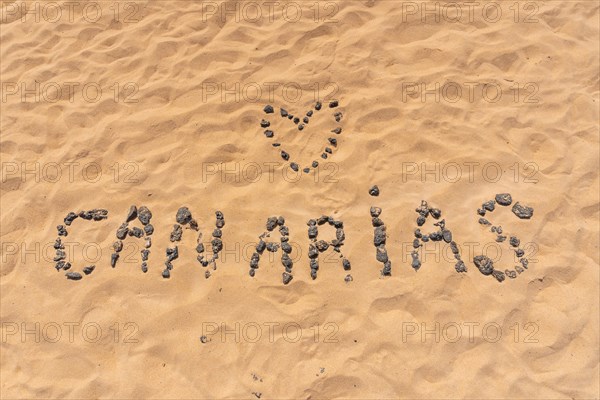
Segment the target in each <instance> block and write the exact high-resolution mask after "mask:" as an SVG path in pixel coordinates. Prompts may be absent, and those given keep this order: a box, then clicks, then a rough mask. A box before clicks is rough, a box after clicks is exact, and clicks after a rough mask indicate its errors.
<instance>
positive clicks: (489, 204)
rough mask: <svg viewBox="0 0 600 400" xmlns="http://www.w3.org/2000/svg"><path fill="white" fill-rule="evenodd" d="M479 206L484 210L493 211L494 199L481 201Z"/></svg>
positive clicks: (494, 206)
mask: <svg viewBox="0 0 600 400" xmlns="http://www.w3.org/2000/svg"><path fill="white" fill-rule="evenodd" d="M481 207H482V208H483V209H484V210H486V211H494V209H495V208H496V205H495V201H494V200H490V201H486V202H485V203H483V204H482V205H481Z"/></svg>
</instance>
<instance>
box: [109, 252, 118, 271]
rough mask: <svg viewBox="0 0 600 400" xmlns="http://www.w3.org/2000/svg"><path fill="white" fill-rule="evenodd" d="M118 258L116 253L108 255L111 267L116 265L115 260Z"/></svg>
mask: <svg viewBox="0 0 600 400" xmlns="http://www.w3.org/2000/svg"><path fill="white" fill-rule="evenodd" d="M118 259H119V254H118V253H112V254H111V256H110V266H111V267H113V268H114V267H116V266H117V260H118Z"/></svg>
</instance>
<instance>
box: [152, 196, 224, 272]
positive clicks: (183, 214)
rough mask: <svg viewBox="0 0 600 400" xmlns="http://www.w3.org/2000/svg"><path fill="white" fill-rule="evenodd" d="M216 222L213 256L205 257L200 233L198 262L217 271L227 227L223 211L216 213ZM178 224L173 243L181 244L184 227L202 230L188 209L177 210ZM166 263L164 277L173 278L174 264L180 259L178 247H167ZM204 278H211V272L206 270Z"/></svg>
mask: <svg viewBox="0 0 600 400" xmlns="http://www.w3.org/2000/svg"><path fill="white" fill-rule="evenodd" d="M215 217H216V222H215V229H214V230H213V232H212V240H211V242H210V244H211V248H212V256H211V257H210V258H209V259H206V258H205V257H204V244H203V243H202V232H199V233H198V239H197V245H196V252H197V253H198V257H197V260H198V262H199V263H200V265H202V266H203V267H208V266H209V265H212V267H213V270H216V269H217V262H216V261H217V259H218V258H219V253H220V252H221V250H223V240H222V237H223V231H222V230H221V228H223V227H224V226H225V217H224V216H223V213H222V212H221V211H216V212H215ZM175 221H176V222H177V223H176V224H174V225H173V231H171V234H170V236H169V240H170V241H171V242H173V243H175V242H179V241H180V240H181V238H182V237H183V226H185V225H188V228H189V229H192V230H194V231H196V232H198V231H199V230H200V229H199V228H198V222H196V220H195V219H194V218H193V217H192V213H191V212H190V210H189V208H187V207H180V208H179V210H177V214H176V215H175ZM166 257H167V259H166V261H165V269H164V270H163V272H162V277H163V278H165V279H168V278H170V277H171V270H172V269H173V264H172V262H173V261H174V260H176V259H177V258H178V257H179V248H178V247H177V245H175V246H174V247H167V250H166ZM204 277H205V278H206V279H208V278H210V270H206V271H205V272H204Z"/></svg>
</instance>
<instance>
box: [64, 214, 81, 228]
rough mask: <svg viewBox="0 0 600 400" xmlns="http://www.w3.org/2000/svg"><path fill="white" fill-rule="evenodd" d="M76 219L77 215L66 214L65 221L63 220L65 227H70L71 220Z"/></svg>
mask: <svg viewBox="0 0 600 400" xmlns="http://www.w3.org/2000/svg"><path fill="white" fill-rule="evenodd" d="M77 217H78V215H77V214H75V213H74V212H70V213H68V214H67V216H66V217H65V219H64V221H65V225H67V226H69V225H71V222H73V220H74V219H75V218H77Z"/></svg>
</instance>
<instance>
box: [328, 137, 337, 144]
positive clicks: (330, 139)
mask: <svg viewBox="0 0 600 400" xmlns="http://www.w3.org/2000/svg"><path fill="white" fill-rule="evenodd" d="M327 140H329V143H331V145H332V146H337V139H336V138H331V137H330V138H329V139H327Z"/></svg>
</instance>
